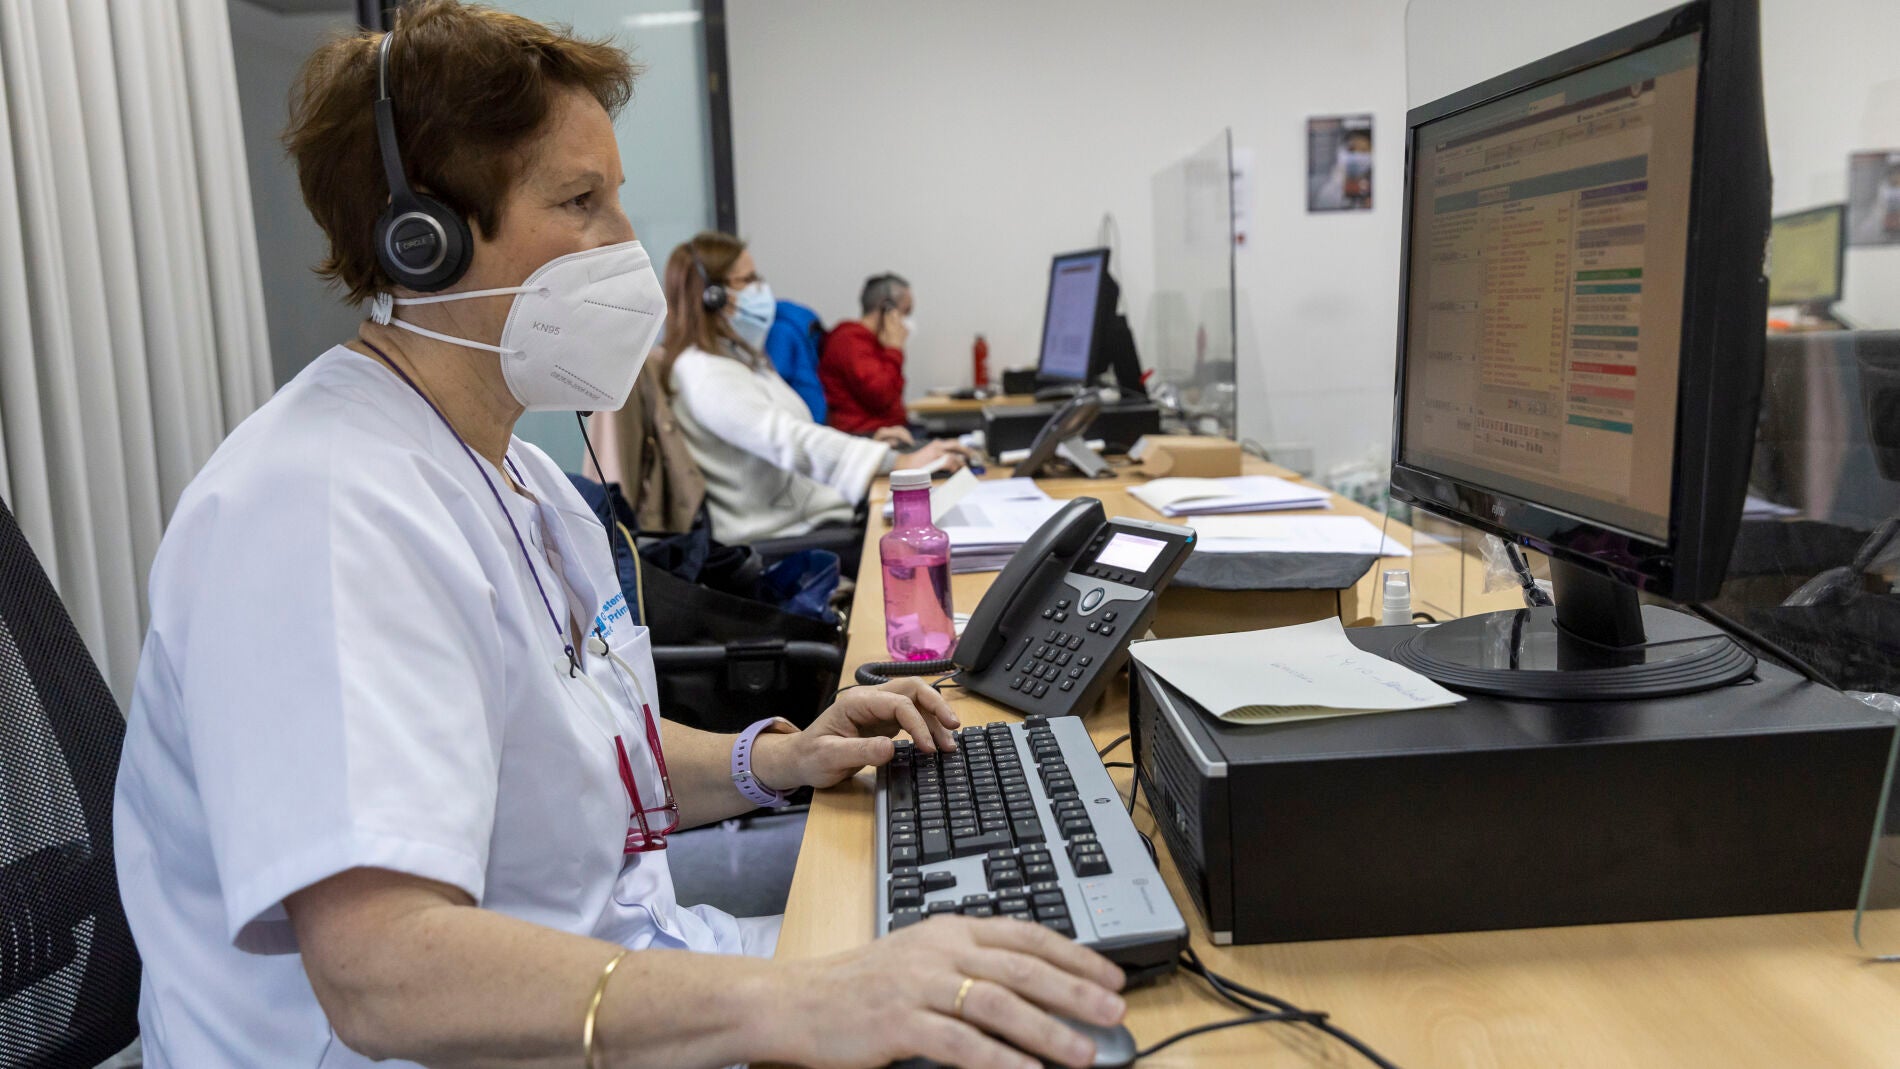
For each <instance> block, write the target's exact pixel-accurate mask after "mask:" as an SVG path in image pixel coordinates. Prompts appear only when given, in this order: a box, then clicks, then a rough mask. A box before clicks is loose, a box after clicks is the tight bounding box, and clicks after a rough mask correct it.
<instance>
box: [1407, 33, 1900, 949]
mask: <svg viewBox="0 0 1900 1069" xmlns="http://www.w3.org/2000/svg"><path fill="white" fill-rule="evenodd" d="M1673 6H1675V4H1673V3H1669V2H1665V0H1598V2H1596V3H1592V4H1558V5H1552V4H1525V3H1523V2H1522V0H1411V3H1410V4H1409V5H1408V6H1407V8H1406V62H1407V67H1406V83H1407V102H1406V103H1407V107H1408V108H1413V107H1417V106H1419V105H1421V104H1425V103H1428V102H1430V101H1433V100H1437V99H1439V98H1441V97H1443V96H1446V95H1448V94H1450V93H1453V92H1456V91H1458V90H1460V89H1463V88H1466V87H1468V86H1470V85H1474V84H1476V83H1478V82H1480V81H1483V80H1484V79H1486V78H1489V77H1491V76H1493V75H1497V74H1501V73H1504V72H1505V71H1507V70H1510V69H1512V68H1514V67H1517V66H1519V65H1522V64H1524V63H1528V62H1530V61H1532V60H1535V59H1538V58H1541V57H1543V56H1547V55H1550V54H1551V53H1554V52H1557V51H1560V50H1562V49H1564V48H1566V47H1569V46H1571V45H1574V44H1578V43H1580V42H1583V41H1586V40H1588V39H1590V38H1592V37H1595V36H1597V35H1599V34H1602V33H1605V32H1607V31H1610V30H1613V29H1616V28H1618V27H1620V26H1624V25H1627V24H1629V23H1631V22H1635V21H1637V20H1638V19H1642V18H1645V17H1647V16H1650V15H1653V14H1656V13H1657V12H1660V11H1664V10H1667V9H1668V8H1670V7H1673ZM1761 18H1762V70H1763V91H1764V97H1765V103H1766V109H1767V121H1768V140H1769V155H1770V161H1771V164H1772V167H1773V171H1774V180H1775V189H1774V213H1775V215H1777V216H1781V215H1786V214H1790V213H1794V212H1799V211H1803V210H1806V209H1811V208H1816V207H1821V206H1825V205H1829V204H1840V203H1844V202H1845V203H1848V205H1849V207H1848V214H1849V220H1850V222H1849V227H1848V228H1849V243H1848V245H1847V248H1846V251H1845V254H1844V255H1843V256H1842V271H1843V275H1842V287H1841V291H1842V296H1841V299H1840V300H1839V301H1838V302H1836V303H1835V304H1833V305H1832V306H1831V307H1830V308H1827V309H1825V311H1826V313H1827V314H1826V315H1825V317H1823V316H1817V315H1816V314H1815V312H1816V311H1817V310H1816V309H1813V308H1804V309H1792V308H1788V309H1771V311H1770V323H1768V324H1764V330H1766V331H1767V332H1768V337H1767V351H1766V361H1765V363H1766V373H1765V376H1764V381H1763V391H1762V406H1761V417H1760V424H1759V428H1758V431H1757V437H1756V444H1755V454H1754V460H1753V469H1752V476H1751V480H1750V490H1751V500H1750V502H1749V505H1748V509H1747V512H1746V513H1745V515H1744V519H1743V525H1742V530H1741V533H1740V535H1739V536H1738V538H1737V540H1736V544H1735V546H1734V549H1733V552H1732V554H1731V558H1730V566H1729V578H1728V581H1727V583H1726V585H1725V586H1724V588H1723V591H1722V595H1721V597H1720V598H1719V599H1717V601H1716V602H1715V607H1716V608H1718V609H1721V610H1723V611H1725V612H1726V613H1728V614H1729V615H1731V616H1733V617H1735V618H1737V619H1740V620H1743V621H1744V622H1745V623H1747V624H1748V625H1749V626H1751V627H1753V628H1755V629H1757V630H1759V631H1762V632H1763V633H1765V634H1767V635H1769V636H1770V637H1771V638H1773V639H1774V640H1775V641H1777V642H1779V643H1780V644H1782V645H1783V646H1785V647H1787V648H1789V649H1791V650H1793V651H1794V652H1795V653H1796V654H1797V655H1799V656H1801V657H1803V658H1804V659H1806V660H1808V661H1809V662H1810V663H1812V664H1813V665H1814V666H1815V667H1816V668H1817V669H1819V670H1820V671H1821V672H1823V673H1824V674H1826V675H1827V676H1828V678H1829V680H1830V681H1831V682H1834V683H1835V684H1837V685H1838V686H1839V688H1840V689H1842V690H1844V691H1847V692H1850V693H1862V692H1864V693H1867V694H1868V700H1869V701H1870V702H1872V703H1873V704H1883V703H1884V704H1886V706H1887V707H1889V708H1900V703H1895V702H1894V701H1893V700H1892V699H1890V698H1886V697H1885V696H1886V695H1892V694H1895V693H1900V538H1896V537H1894V536H1893V534H1894V530H1895V528H1896V526H1900V524H1897V523H1895V522H1890V521H1893V520H1894V518H1895V517H1896V516H1900V212H1895V213H1894V218H1893V219H1892V220H1891V222H1892V223H1893V226H1892V228H1891V229H1892V233H1891V234H1886V233H1885V232H1884V230H1885V228H1886V227H1887V224H1888V222H1889V221H1890V220H1888V219H1886V218H1885V217H1884V216H1881V217H1878V218H1874V219H1872V220H1865V219H1863V220H1862V221H1863V223H1864V224H1865V225H1864V227H1863V229H1862V230H1860V231H1856V230H1855V229H1854V224H1853V220H1854V219H1855V218H1856V217H1857V212H1858V213H1859V214H1860V215H1863V216H1864V215H1865V214H1866V211H1867V209H1868V206H1869V205H1871V206H1873V207H1879V205H1880V204H1881V203H1882V202H1880V201H1879V198H1878V196H1874V197H1871V198H1869V197H1868V196H1867V194H1866V190H1865V188H1863V187H1866V186H1867V185H1868V183H1869V181H1870V179H1869V173H1871V172H1869V168H1871V167H1874V166H1875V164H1874V163H1868V162H1866V161H1867V160H1868V159H1869V158H1873V159H1874V160H1875V162H1876V163H1878V162H1881V161H1886V160H1891V161H1892V163H1890V164H1888V170H1891V171H1892V172H1893V174H1892V181H1893V183H1894V185H1895V187H1896V189H1900V77H1896V67H1895V64H1894V61H1893V52H1892V42H1893V41H1895V40H1900V4H1894V3H1892V0H1804V2H1803V3H1800V4H1793V3H1782V2H1779V0H1763V2H1762V4H1761ZM1863 172H1867V173H1863ZM1875 177H1876V178H1879V179H1881V180H1886V179H1887V178H1888V176H1887V174H1886V172H1885V171H1883V172H1881V173H1880V174H1879V175H1876V176H1875ZM1856 197H1859V198H1860V199H1863V200H1868V205H1858V202H1857V201H1856V199H1855V198H1856ZM1891 199H1892V200H1893V201H1894V202H1896V203H1900V193H1896V194H1894V195H1893V196H1892V198H1891ZM1876 224H1877V226H1876ZM1867 227H1873V228H1874V229H1871V230H1870V229H1866V228H1867ZM1869 236H1875V237H1880V238H1882V240H1881V241H1879V242H1877V243H1861V244H1856V243H1855V242H1856V241H1863V242H1864V241H1865V240H1866V239H1867V238H1868V237H1869ZM1772 262H1773V250H1772V249H1771V263H1770V273H1771V275H1772V273H1773V266H1772ZM1445 537H1449V536H1445ZM1465 540H1466V541H1467V542H1468V541H1470V537H1469V536H1468V537H1467V538H1466V539H1465ZM1467 589H1469V587H1467ZM1466 608H1467V609H1469V608H1470V606H1468V605H1467V606H1466ZM1892 778H1893V771H1892V769H1891V768H1890V769H1889V780H1890V781H1891V780H1892ZM1873 816H1874V817H1875V819H1874V820H1873V821H1870V830H1871V831H1872V833H1873V834H1872V839H1873V850H1872V851H1871V856H1870V859H1869V866H1868V870H1867V879H1866V887H1865V893H1864V894H1863V901H1862V906H1863V912H1862V914H1861V915H1860V916H1859V918H1858V920H1857V924H1856V928H1855V933H1856V936H1857V938H1858V939H1859V941H1860V944H1861V946H1862V947H1863V948H1864V949H1865V950H1867V951H1868V952H1869V953H1871V954H1874V955H1895V954H1900V799H1896V798H1895V797H1894V791H1893V790H1892V789H1891V787H1890V788H1889V791H1888V795H1887V798H1886V799H1885V801H1884V802H1883V804H1882V806H1881V811H1880V812H1879V813H1878V814H1874V815H1873Z"/></svg>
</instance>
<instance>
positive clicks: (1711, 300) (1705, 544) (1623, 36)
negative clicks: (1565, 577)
mask: <svg viewBox="0 0 1900 1069" xmlns="http://www.w3.org/2000/svg"><path fill="white" fill-rule="evenodd" d="M1698 31H1699V32H1700V33H1701V34H1702V40H1701V49H1700V57H1699V60H1698V72H1697V82H1696V122H1695V133H1694V138H1693V145H1694V152H1695V159H1696V160H1697V165H1696V167H1695V168H1694V170H1693V171H1692V174H1691V178H1690V194H1689V196H1690V202H1689V227H1688V234H1689V239H1688V249H1687V261H1686V263H1685V265H1684V289H1683V319H1682V338H1681V342H1680V351H1679V352H1680V356H1679V369H1678V378H1677V399H1676V438H1675V443H1676V449H1675V459H1674V464H1673V466H1672V471H1671V478H1670V497H1669V500H1670V514H1669V523H1668V534H1667V536H1666V538H1665V539H1663V540H1660V541H1659V540H1657V539H1655V538H1653V537H1650V536H1647V535H1642V534H1638V533H1635V532H1631V531H1628V530H1624V529H1622V528H1619V527H1615V526H1612V525H1610V524H1607V523H1604V522H1602V521H1598V520H1591V519H1587V518H1585V517H1582V516H1578V515H1576V514H1574V513H1570V512H1567V511H1565V510H1563V509H1559V508H1556V507H1553V506H1550V505H1546V504H1542V503H1539V502H1536V501H1532V500H1530V499H1528V498H1525V497H1523V496H1520V495H1517V494H1514V493H1510V492H1507V491H1503V490H1498V489H1494V488H1491V487H1486V486H1480V485H1477V484H1475V483H1473V482H1470V481H1467V480H1464V479H1461V478H1457V477H1454V476H1451V475H1448V474H1446V473H1443V472H1438V471H1434V470H1432V469H1431V468H1429V467H1426V466H1424V465H1422V464H1411V463H1407V462H1406V461H1405V460H1404V459H1403V448H1404V443H1405V374H1406V366H1405V350H1406V343H1407V330H1408V326H1409V317H1410V313H1411V300H1410V283H1411V279H1410V275H1411V261H1412V247H1411V230H1412V198H1413V170H1414V167H1415V166H1416V164H1417V146H1418V134H1419V128H1420V127H1421V126H1422V125H1424V124H1426V123H1430V122H1434V121H1436V120H1439V119H1443V118H1445V117H1447V116H1449V115H1453V114H1456V113H1458V112H1462V111H1466V110H1469V109H1471V108H1474V107H1477V106H1479V105H1481V104H1485V103H1488V102H1490V101H1492V100H1495V99H1498V98H1500V97H1503V96H1508V95H1512V94H1515V93H1519V92H1522V91H1525V90H1527V89H1532V88H1535V87H1536V86H1538V85H1540V84H1543V83H1545V82H1549V81H1552V80H1554V79H1557V78H1561V77H1563V76H1565V75H1568V74H1573V73H1576V72H1577V71H1580V70H1583V69H1585V68H1588V67H1593V66H1596V65H1598V64H1600V63H1604V62H1607V61H1610V60H1614V59H1617V58H1620V57H1622V56H1625V55H1628V54H1630V53H1632V52H1637V51H1641V50H1643V49H1646V48H1650V47H1653V46H1655V45H1659V44H1663V43H1666V42H1668V41H1671V40H1675V39H1677V38H1680V37H1683V36H1686V35H1688V34H1690V33H1695V32H1698ZM1724 94H1726V97H1724ZM1768 199H1769V188H1768V149H1767V137H1766V132H1765V126H1764V122H1763V113H1762V100H1761V61H1760V31H1759V12H1758V9H1757V8H1756V7H1755V5H1754V3H1752V2H1743V3H1733V4H1722V5H1719V6H1717V7H1714V8H1712V7H1711V5H1710V4H1709V3H1708V0H1695V2H1692V3H1688V4H1683V5H1681V6H1679V7H1675V8H1671V9H1669V10H1667V11H1663V12H1661V13H1659V14H1656V15H1653V16H1650V17H1649V18H1646V19H1643V20H1641V21H1639V22H1635V23H1632V24H1630V25H1628V26H1625V27H1622V28H1621V29H1617V30H1613V31H1611V32H1609V33H1606V34H1603V35H1602V36H1599V37H1597V38H1594V39H1592V40H1590V41H1586V42H1584V43H1582V44H1579V45H1576V46H1574V47H1571V48H1568V49H1565V50H1563V51H1561V52H1558V53H1556V54H1554V55H1551V56H1548V57H1546V58H1544V59H1541V60H1538V61H1536V62H1533V63H1529V64H1526V65H1524V66H1522V67H1519V68H1517V69H1516V70H1513V71H1510V72H1507V73H1505V74H1502V75H1499V76H1497V77H1495V78H1491V79H1488V80H1486V81H1484V82H1481V83H1479V84H1477V85H1474V86H1472V87H1470V88H1468V89H1464V90H1461V91H1459V92H1457V93H1453V94H1451V95H1449V96H1446V97H1444V98H1442V99H1439V100H1436V101H1433V102H1431V103H1428V104H1423V105H1420V106H1419V107H1416V108H1413V109H1411V110H1410V111H1409V112H1408V113H1407V114H1406V137H1405V195H1404V198H1403V206H1402V213H1403V218H1402V222H1401V231H1400V232H1401V235H1402V237H1401V255H1400V264H1399V331H1398V358H1397V361H1396V362H1397V370H1396V375H1395V380H1396V382H1395V387H1394V394H1393V406H1392V440H1391V441H1392V494H1393V497H1394V498H1395V499H1397V500H1400V501H1405V502H1408V503H1410V504H1412V505H1414V506H1417V507H1419V508H1422V509H1424V510H1426V511H1428V512H1431V513H1434V514H1436V515H1439V516H1442V517H1444V518H1446V519H1450V520H1453V521H1455V522H1458V523H1462V524H1466V525H1468V526H1472V527H1475V528H1477V529H1479V530H1481V531H1485V532H1488V533H1491V534H1496V535H1498V536H1500V537H1502V538H1505V539H1508V540H1511V541H1515V542H1519V543H1521V544H1523V545H1527V546H1530V547H1531V548H1534V549H1537V550H1540V551H1542V552H1544V553H1547V554H1550V555H1552V556H1554V557H1557V558H1559V559H1562V560H1565V561H1567V562H1570V563H1573V564H1576V565H1579V566H1581V567H1583V568H1587V569H1590V570H1591V571H1594V572H1597V573H1599V574H1604V575H1608V576H1610V577H1611V578H1613V579H1616V580H1618V581H1620V582H1623V583H1626V584H1629V585H1631V586H1634V587H1636V588H1638V589H1641V590H1646V591H1649V592H1652V593H1655V594H1658V595H1661V596H1664V597H1668V598H1673V599H1675V600H1678V601H1699V600H1704V599H1707V598H1710V597H1713V596H1715V594H1716V593H1717V592H1718V591H1719V590H1720V588H1721V583H1722V578H1723V575H1724V574H1725V572H1726V571H1727V566H1728V556H1729V551H1730V549H1731V548H1732V547H1733V544H1734V539H1735V533H1736V530H1737V528H1738V527H1739V524H1740V517H1741V506H1742V499H1743V497H1744V496H1745V495H1746V493H1747V475H1748V464H1749V460H1750V457H1751V454H1752V451H1753V443H1754V429H1755V413H1756V411H1757V408H1758V406H1759V403H1760V397H1761V365H1762V345H1763V334H1764V332H1763V330H1762V323H1763V322H1764V321H1765V319H1766V316H1767V304H1766V298H1767V278H1766V272H1765V270H1764V267H1765V257H1766V251H1767V240H1768V217H1769V204H1768ZM1747 218H1758V219H1759V220H1760V225H1759V227H1758V228H1756V227H1747V226H1738V225H1736V223H1735V220H1737V219H1747ZM1710 309H1715V310H1716V311H1715V312H1710V311H1709V310H1710ZM1717 354H1720V355H1719V356H1718V355H1717Z"/></svg>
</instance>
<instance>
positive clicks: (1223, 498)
mask: <svg viewBox="0 0 1900 1069" xmlns="http://www.w3.org/2000/svg"><path fill="white" fill-rule="evenodd" d="M1128 492H1129V493H1131V494H1133V495H1134V496H1135V497H1136V499H1138V500H1139V501H1141V503H1142V504H1144V505H1147V506H1148V507H1149V508H1151V509H1154V510H1155V511H1156V512H1159V513H1161V514H1162V515H1163V516H1205V515H1209V514H1213V513H1222V512H1275V511H1280V510H1283V509H1323V508H1328V507H1330V502H1329V501H1328V499H1327V494H1326V491H1324V490H1321V489H1318V488H1317V487H1312V486H1301V485H1300V484H1299V483H1293V482H1288V481H1287V480H1285V479H1276V478H1274V477H1273V476H1271V475H1230V476H1228V477H1227V478H1224V479H1183V478H1168V479H1156V480H1154V481H1153V482H1148V483H1143V484H1142V485H1140V486H1134V487H1130V488H1129V490H1128Z"/></svg>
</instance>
